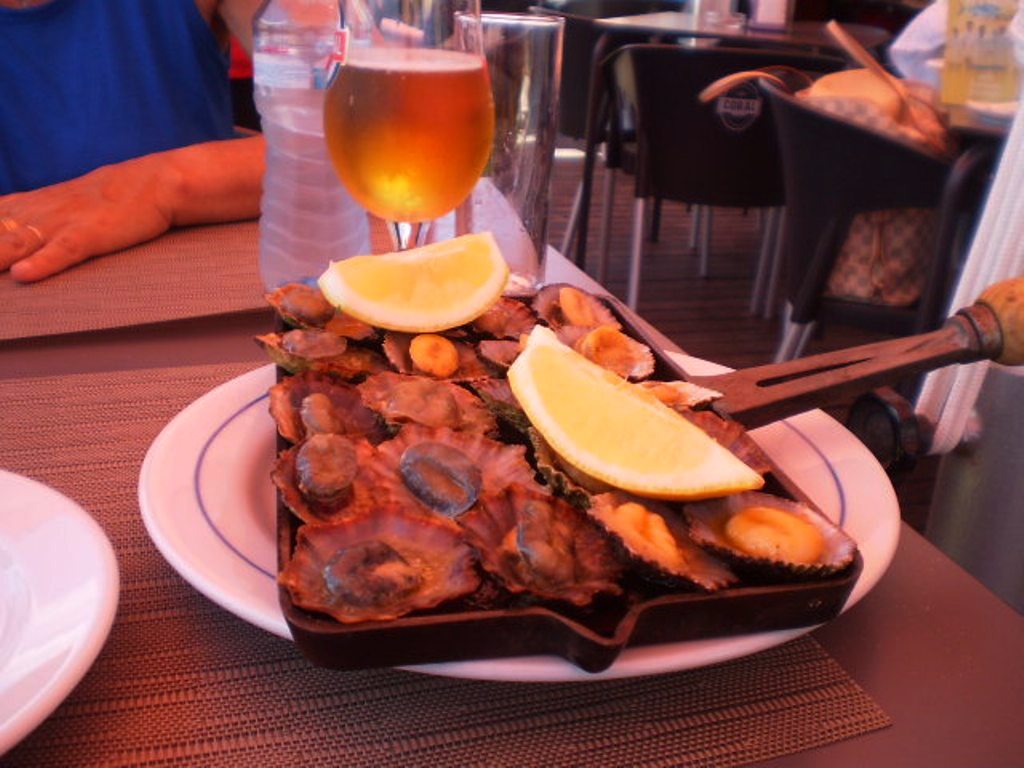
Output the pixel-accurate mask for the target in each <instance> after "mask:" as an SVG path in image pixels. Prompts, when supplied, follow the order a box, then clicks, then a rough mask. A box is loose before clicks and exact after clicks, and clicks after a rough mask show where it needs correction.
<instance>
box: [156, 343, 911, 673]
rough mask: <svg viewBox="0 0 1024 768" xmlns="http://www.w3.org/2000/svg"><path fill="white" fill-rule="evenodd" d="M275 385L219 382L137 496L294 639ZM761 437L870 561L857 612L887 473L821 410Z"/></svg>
mask: <svg viewBox="0 0 1024 768" xmlns="http://www.w3.org/2000/svg"><path fill="white" fill-rule="evenodd" d="M680 362H681V363H682V364H683V366H684V367H685V368H686V370H687V371H689V372H690V373H692V374H700V373H714V372H716V371H720V370H723V369H721V368H718V367H717V366H711V365H710V364H707V363H702V362H701V361H697V360H695V359H693V358H681V359H680ZM273 383H274V368H273V366H266V367H263V368H259V369H257V370H254V371H251V372H249V373H247V374H244V375H243V376H240V377H238V378H237V379H233V380H231V381H229V382H226V383H224V384H222V385H221V386H219V387H217V388H216V389H214V390H212V391H211V392H209V393H207V394H206V395H204V396H202V397H200V398H199V399H198V400H196V401H195V402H194V403H192V404H191V405H189V406H188V407H187V408H185V409H184V410H183V411H182V412H181V413H180V414H178V415H177V416H176V417H175V418H174V419H173V420H172V421H171V422H170V423H169V424H168V425H167V427H166V428H165V429H164V430H163V432H161V433H160V435H159V436H158V437H157V439H156V440H155V441H154V442H153V444H152V446H150V449H149V452H148V453H147V454H146V460H145V462H144V463H143V465H142V473H141V476H140V478H139V504H140V507H141V509H142V515H143V519H144V520H145V523H146V528H147V529H148V530H149V535H150V536H151V537H152V539H153V541H154V542H155V543H156V546H157V547H158V548H159V549H160V551H161V552H162V553H163V555H164V557H166V558H167V560H168V562H170V564H171V565H172V566H174V568H176V569H177V570H178V572H179V573H181V575H182V576H183V577H184V578H185V579H187V580H188V581H189V582H190V583H191V584H192V585H193V586H195V588H196V589H198V590H199V591H200V592H202V593H203V594H204V595H206V596H207V597H209V598H210V599H211V600H213V601H215V602H216V603H218V604H219V605H221V606H223V607H224V608H226V609H227V610H229V611H231V612H232V613H234V614H236V615H238V616H240V617H241V618H243V619H245V620H246V621H249V622H251V623H253V624H255V625H257V626H259V627H262V628H264V629H266V630H268V631H270V632H273V633H274V634H277V635H280V636H281V637H290V633H289V631H288V626H287V624H286V623H285V620H284V617H283V616H282V615H281V610H280V607H279V605H278V597H277V587H276V584H275V581H274V575H275V572H276V567H277V565H276V545H275V517H274V514H275V513H274V509H275V501H274V490H273V487H272V486H271V483H270V481H269V479H268V475H269V471H270V465H271V462H272V461H273V458H274V451H275V432H274V426H273V422H272V420H271V418H270V416H269V414H268V412H267V395H266V393H267V389H268V388H269V387H270V386H271V385H272V384H273ZM752 434H753V436H754V437H755V438H756V439H757V441H758V442H759V443H760V444H761V446H762V447H763V448H765V449H766V450H767V452H768V454H769V455H770V456H771V457H772V459H773V460H774V461H775V462H776V463H777V465H778V466H779V468H780V469H781V470H782V471H783V472H785V473H786V474H787V475H789V477H791V478H792V479H793V481H794V482H796V483H797V484H798V485H799V486H800V488H801V489H802V490H803V491H804V492H805V493H807V494H808V495H809V497H810V498H811V499H813V500H814V502H815V503H816V504H817V505H818V506H819V507H820V508H821V509H822V511H823V512H825V514H827V515H828V516H829V517H830V518H831V519H833V520H835V521H837V522H840V524H841V525H842V526H843V527H844V528H845V529H846V530H847V531H848V532H849V533H850V534H851V535H852V536H853V538H854V539H855V540H856V541H857V543H858V545H859V547H860V551H861V555H862V556H863V559H864V568H863V571H862V572H861V576H860V578H859V579H858V581H857V584H856V585H855V586H854V589H853V592H852V593H851V595H850V598H849V600H848V601H847V604H846V609H848V608H849V607H850V606H851V605H853V604H854V603H856V602H857V601H858V600H860V599H861V598H862V597H863V596H864V595H865V594H867V592H868V591H869V590H870V589H871V588H872V587H874V585H875V584H876V583H877V582H878V580H879V579H880V578H881V576H882V574H883V573H884V572H885V570H886V568H888V567H889V563H890V561H891V560H892V557H893V554H894V553H895V550H896V543H897V539H898V536H899V524H900V517H899V507H898V505H897V502H896V497H895V494H894V493H893V490H892V485H891V484H890V483H889V479H888V477H887V476H886V474H885V472H884V471H883V470H882V468H881V467H880V466H879V465H878V463H877V462H876V461H875V459H874V457H873V456H872V455H871V454H870V452H868V450H867V449H866V448H865V447H864V446H863V445H862V444H861V443H860V441H858V440H857V439H856V438H855V437H854V436H853V435H851V434H850V433H849V432H847V431H846V430H845V429H844V428H843V427H842V426H840V425H839V424H838V423H837V422H836V421H835V420H834V419H832V418H831V417H829V416H827V415H826V414H824V413H822V412H821V411H811V412H809V413H806V414H802V415H800V416H797V417H794V418H790V419H786V420H784V421H781V422H777V423H775V424H771V425H769V426H767V427H762V428H761V429H758V430H755V431H754V432H753V433H752ZM844 610H845V609H844ZM808 631H810V628H806V627H805V628H800V629H792V630H785V631H775V632H760V633H757V634H751V635H743V636H739V637H729V638H716V639H709V640H698V641H690V642H680V643H667V644H665V645H657V646H646V647H640V648H629V649H626V650H625V651H624V652H623V653H622V654H621V655H620V656H619V658H618V659H617V660H616V661H615V663H614V664H613V665H612V666H611V667H609V668H608V669H607V670H605V671H604V672H601V673H598V674H591V673H587V672H583V671H582V670H580V669H578V668H577V667H576V666H574V665H573V664H571V663H570V662H567V661H565V660H563V659H560V658H557V657H552V656H531V657H517V658H512V659H493V660H483V661H465V662H452V663H443V664H428V665H422V666H416V667H412V669H416V670H418V671H422V672H429V673H432V674H438V675H448V676H453V677H467V678H481V679H488V680H550V681H560V680H594V679H601V678H609V677H631V676H637V675H646V674H654V673H661V672H669V671H674V670H680V669H689V668H692V667H699V666H704V665H706V664H713V663H715V662H718V661H724V660H727V659H734V658H737V657H740V656H744V655H747V654H749V653H754V652H755V651H759V650H762V649H765V648H769V647H771V646H774V645H778V644H780V643H783V642H785V641H787V640H789V639H791V638H794V637H797V636H799V635H802V634H805V633H806V632H808Z"/></svg>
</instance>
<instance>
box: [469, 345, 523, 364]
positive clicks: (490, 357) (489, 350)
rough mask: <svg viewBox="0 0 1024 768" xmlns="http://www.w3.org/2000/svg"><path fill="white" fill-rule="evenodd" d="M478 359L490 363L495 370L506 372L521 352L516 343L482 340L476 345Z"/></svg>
mask: <svg viewBox="0 0 1024 768" xmlns="http://www.w3.org/2000/svg"><path fill="white" fill-rule="evenodd" d="M477 351H478V352H479V353H480V357H482V358H483V359H484V360H486V361H487V362H488V363H491V364H492V365H493V366H494V367H495V368H498V369H499V370H502V371H506V370H508V368H509V366H511V365H512V363H514V362H515V361H516V358H517V357H519V353H520V352H521V351H522V347H521V346H520V344H519V342H518V341H510V340H508V339H482V340H481V341H480V342H479V343H478V344H477Z"/></svg>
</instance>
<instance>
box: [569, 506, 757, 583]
mask: <svg viewBox="0 0 1024 768" xmlns="http://www.w3.org/2000/svg"><path fill="white" fill-rule="evenodd" d="M591 501H592V503H591V505H590V507H589V508H588V509H587V514H588V515H590V516H591V517H592V518H593V519H594V520H596V521H597V522H598V524H599V525H600V526H601V527H602V528H603V529H604V530H605V531H607V532H608V534H609V535H610V536H612V537H613V538H614V539H615V541H617V542H618V543H619V545H620V546H621V547H622V549H623V551H624V552H625V554H626V556H627V557H628V558H629V559H630V560H631V561H633V562H634V563H636V564H638V566H639V567H638V568H637V570H638V572H640V573H641V574H642V575H644V576H646V577H648V578H650V579H652V580H653V581H656V582H659V583H662V584H668V585H671V586H679V585H688V586H691V587H692V586H696V587H699V588H701V589H703V590H705V591H708V592H713V591H715V590H718V589H722V588H724V587H727V586H729V585H731V584H735V583H736V581H737V579H736V575H735V574H734V573H733V572H732V571H731V570H729V568H728V566H726V565H725V564H724V563H722V562H720V561H719V560H717V559H716V558H714V557H713V556H712V555H710V554H708V553H707V552H705V551H704V550H703V549H701V548H700V547H698V546H697V545H696V544H695V543H694V542H693V541H691V539H690V536H689V534H688V533H687V527H686V523H685V521H684V520H683V519H682V516H681V515H680V513H679V512H677V511H675V510H672V509H669V508H668V507H666V506H664V505H662V504H658V503H657V502H654V501H651V500H650V499H640V498H636V497H633V496H629V495H627V494H623V493H619V492H613V493H604V494H600V495H597V496H594V497H593V499H592V500H591Z"/></svg>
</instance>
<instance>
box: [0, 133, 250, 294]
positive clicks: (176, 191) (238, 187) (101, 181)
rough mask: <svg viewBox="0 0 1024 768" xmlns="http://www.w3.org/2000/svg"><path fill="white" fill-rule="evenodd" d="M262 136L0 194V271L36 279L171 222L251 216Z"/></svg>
mask: <svg viewBox="0 0 1024 768" xmlns="http://www.w3.org/2000/svg"><path fill="white" fill-rule="evenodd" d="M263 154H264V147H263V137H262V136H253V137H250V138H244V139H228V140H224V141H210V142H205V143H202V144H192V145H190V146H187V147H181V148H180V149H172V150H168V151H166V152H157V153H154V154H152V155H146V156H144V157H138V158H135V159H132V160H126V161H124V162H123V163H116V164H114V165H108V166H104V167H102V168H98V169H96V170H95V171H92V172H91V173H87V174H85V175H84V176H80V177H78V178H77V179H72V180H70V181H66V182H62V183H60V184H54V185H52V186H49V187H43V188H41V189H37V190H33V191H31V192H19V193H16V194H12V195H6V196H3V197H0V272H2V271H3V270H5V269H10V271H11V277H13V278H14V279H15V280H18V281H21V282H31V281H33V280H41V279H42V278H44V277H48V276H50V275H53V274H56V273H57V272H60V271H61V270H64V269H67V268H68V267H70V266H72V265H74V264H78V263H79V262H82V261H85V260H86V259H89V258H92V257H93V256H98V255H100V254H104V253H110V252H112V251H117V250H120V249H122V248H127V247H128V246H131V245H135V244H136V243H141V242H143V241H145V240H149V239H151V238H154V237H157V236H158V235H160V234H162V233H164V232H166V231H167V230H168V229H169V228H170V227H172V226H183V225H189V224H206V223H212V222H221V221H238V220H240V219H249V218H255V217H256V216H258V215H259V202H260V190H261V183H262V178H263Z"/></svg>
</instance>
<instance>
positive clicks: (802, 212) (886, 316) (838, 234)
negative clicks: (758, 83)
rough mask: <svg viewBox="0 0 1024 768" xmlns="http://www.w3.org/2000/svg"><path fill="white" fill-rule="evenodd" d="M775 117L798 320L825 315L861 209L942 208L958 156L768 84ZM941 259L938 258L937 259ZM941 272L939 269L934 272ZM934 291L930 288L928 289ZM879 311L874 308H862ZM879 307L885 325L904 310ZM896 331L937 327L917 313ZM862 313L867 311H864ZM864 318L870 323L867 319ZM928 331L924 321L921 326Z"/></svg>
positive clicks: (785, 242) (785, 249)
mask: <svg viewBox="0 0 1024 768" xmlns="http://www.w3.org/2000/svg"><path fill="white" fill-rule="evenodd" d="M761 90H762V93H764V94H765V95H766V97H767V98H768V101H769V104H770V106H771V111H772V114H773V115H774V118H775V126H776V133H777V136H778V142H779V155H780V159H781V161H782V173H783V179H784V183H785V188H786V223H785V228H784V230H783V238H782V248H783V255H784V258H785V259H786V265H787V269H788V273H789V288H788V299H789V302H790V304H791V306H792V315H791V316H792V319H793V321H794V322H798V323H805V322H809V321H811V320H814V319H817V315H818V310H819V308H820V306H821V302H822V299H823V296H824V293H825V286H826V284H827V281H828V277H829V275H830V274H831V272H832V268H833V266H834V265H835V262H836V258H837V256H838V254H839V250H840V248H841V247H842V244H843V242H844V241H845V239H846V236H847V233H848V230H849V227H850V223H851V221H852V220H853V218H854V216H856V215H857V214H858V213H862V212H866V211H878V210H886V209H899V208H933V209H934V208H938V207H939V206H940V203H941V202H942V201H943V194H944V190H945V185H946V181H947V177H948V176H949V172H950V168H951V165H952V162H953V161H952V160H950V159H945V158H940V157H937V156H935V155H933V154H931V153H928V152H926V151H924V150H921V149H919V148H917V147H915V146H913V145H912V144H910V143H908V142H905V141H902V140H899V139H895V138H890V137H888V136H886V135H884V134H881V133H879V132H876V131H873V130H871V129H869V128H865V127H861V126H858V125H855V124H853V123H850V122H847V121H845V120H842V119H840V118H837V117H833V116H831V115H828V114H826V113H824V112H822V111H821V110H820V109H817V108H815V107H813V106H811V105H809V104H807V103H806V102H805V101H803V100H801V99H798V98H796V97H794V96H792V95H790V94H787V93H784V92H782V91H781V90H779V89H777V88H774V87H771V86H762V87H761ZM933 266H934V265H933ZM929 276H930V277H931V278H934V274H930V275H929ZM926 290H927V289H926ZM863 309H867V310H869V311H871V312H874V308H872V307H866V308H865V307H860V308H858V312H860V310H863ZM889 309H891V308H886V307H878V308H877V310H878V311H877V312H874V314H875V315H877V316H878V317H879V318H880V321H879V323H877V324H875V325H878V326H881V325H883V324H885V323H889V324H890V325H891V324H892V323H893V322H894V321H897V320H898V319H899V315H900V314H901V313H899V312H895V311H887V310H889ZM913 313H914V311H913V310H911V311H906V310H905V311H903V313H902V314H904V315H908V317H909V320H908V323H904V324H902V327H899V328H896V327H894V328H893V330H900V331H910V330H916V329H918V328H921V326H930V325H932V324H933V319H932V318H926V319H920V318H917V319H915V318H914V317H913ZM861 314H862V315H863V314H864V313H861ZM859 324H862V325H863V324H868V325H872V323H870V322H867V323H865V322H864V321H863V320H861V321H859ZM921 329H922V330H923V328H921Z"/></svg>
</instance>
